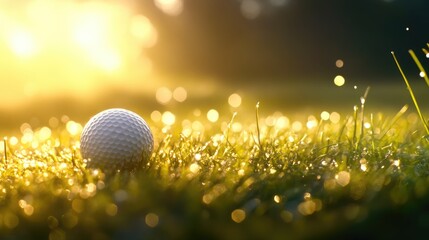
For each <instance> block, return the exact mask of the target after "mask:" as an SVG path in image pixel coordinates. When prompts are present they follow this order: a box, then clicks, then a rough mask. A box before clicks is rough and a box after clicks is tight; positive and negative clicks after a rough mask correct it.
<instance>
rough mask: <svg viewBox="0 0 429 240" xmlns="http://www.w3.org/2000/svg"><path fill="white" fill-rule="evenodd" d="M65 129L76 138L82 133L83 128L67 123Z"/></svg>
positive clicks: (74, 123) (73, 123) (71, 122)
mask: <svg viewBox="0 0 429 240" xmlns="http://www.w3.org/2000/svg"><path fill="white" fill-rule="evenodd" d="M66 129H67V131H68V132H69V133H70V134H71V135H73V136H76V135H78V134H80V133H81V132H82V129H83V127H82V125H81V124H80V123H77V122H75V121H68V122H67V123H66Z"/></svg>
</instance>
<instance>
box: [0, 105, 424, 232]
mask: <svg viewBox="0 0 429 240" xmlns="http://www.w3.org/2000/svg"><path fill="white" fill-rule="evenodd" d="M364 103H365V101H362V105H361V106H359V107H355V111H352V112H350V113H349V114H344V115H336V114H332V113H331V114H329V113H325V114H324V115H321V116H319V114H317V115H314V116H308V118H306V119H308V120H305V121H298V120H295V119H292V118H289V117H288V116H286V115H284V114H282V113H280V112H276V113H275V114H272V115H262V114H260V113H259V109H258V108H256V109H255V110H251V111H249V112H251V113H252V112H254V113H253V114H251V116H252V117H251V118H249V117H248V115H246V117H244V118H242V117H241V115H240V113H238V114H237V115H234V114H233V115H230V116H221V118H220V119H219V120H218V121H216V122H215V123H213V122H210V121H208V120H205V121H204V120H201V119H192V118H188V119H176V123H175V124H173V125H165V124H163V123H162V122H161V121H149V125H150V126H151V128H152V131H153V134H154V137H155V149H154V152H153V154H152V157H151V159H150V160H149V161H148V162H147V164H146V166H145V167H144V169H139V170H138V171H136V172H134V173H117V174H115V175H105V174H104V173H103V172H102V171H101V170H94V169H86V168H85V160H83V159H82V158H81V156H80V153H79V134H80V130H81V128H80V127H81V125H82V124H83V123H82V124H79V123H76V122H72V121H69V122H64V123H60V124H59V125H58V126H56V127H52V128H49V129H47V128H39V129H32V128H31V126H25V127H23V128H24V129H21V131H22V136H18V137H15V138H13V137H12V138H8V139H6V140H5V146H3V150H6V151H3V152H4V154H3V156H2V158H1V161H2V165H1V168H0V230H1V231H0V237H1V238H2V239H47V238H49V239H315V238H317V239H324V238H326V239H333V238H339V239H344V238H347V239H371V238H373V239H376V238H377V239H380V238H382V239H386V238H391V237H395V238H398V237H416V236H419V235H420V234H424V233H425V229H427V227H429V217H428V215H427V214H426V213H427V210H429V209H428V207H427V206H428V205H427V202H428V201H429V193H428V190H429V163H428V158H429V148H428V139H427V138H426V136H425V130H424V128H423V125H422V124H421V122H420V121H419V119H418V116H417V114H416V113H414V112H413V111H407V108H406V107H404V108H403V109H401V110H400V111H399V112H398V113H397V114H396V115H386V114H383V113H374V114H372V113H370V112H366V111H364ZM425 212H426V213H425Z"/></svg>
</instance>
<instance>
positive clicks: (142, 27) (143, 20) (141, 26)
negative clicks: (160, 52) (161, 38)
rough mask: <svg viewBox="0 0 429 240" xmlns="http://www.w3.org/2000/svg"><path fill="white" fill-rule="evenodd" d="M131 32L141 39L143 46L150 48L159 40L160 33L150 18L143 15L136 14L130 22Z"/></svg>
mask: <svg viewBox="0 0 429 240" xmlns="http://www.w3.org/2000/svg"><path fill="white" fill-rule="evenodd" d="M130 32H131V34H132V35H133V36H134V37H135V38H136V39H138V40H139V41H140V44H141V46H142V47H145V48H150V47H152V46H154V45H155V44H156V42H157V40H158V33H157V31H156V29H155V28H154V26H153V25H152V23H151V22H150V21H149V19H148V18H147V17H145V16H143V15H135V16H133V17H132V19H131V23H130Z"/></svg>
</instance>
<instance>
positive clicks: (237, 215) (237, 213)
mask: <svg viewBox="0 0 429 240" xmlns="http://www.w3.org/2000/svg"><path fill="white" fill-rule="evenodd" d="M231 219H232V221H234V222H236V223H241V222H243V221H244V219H246V212H245V211H244V210H243V209H235V210H234V211H232V213H231Z"/></svg>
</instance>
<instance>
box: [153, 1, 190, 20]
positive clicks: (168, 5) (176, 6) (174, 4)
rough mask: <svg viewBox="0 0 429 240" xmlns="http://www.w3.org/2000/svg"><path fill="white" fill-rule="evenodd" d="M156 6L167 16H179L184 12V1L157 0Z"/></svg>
mask: <svg viewBox="0 0 429 240" xmlns="http://www.w3.org/2000/svg"><path fill="white" fill-rule="evenodd" d="M155 6H156V7H157V8H159V9H160V10H161V11H163V12H164V13H165V14H168V15H171V16H177V15H180V14H181V13H182V11H183V0H155Z"/></svg>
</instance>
